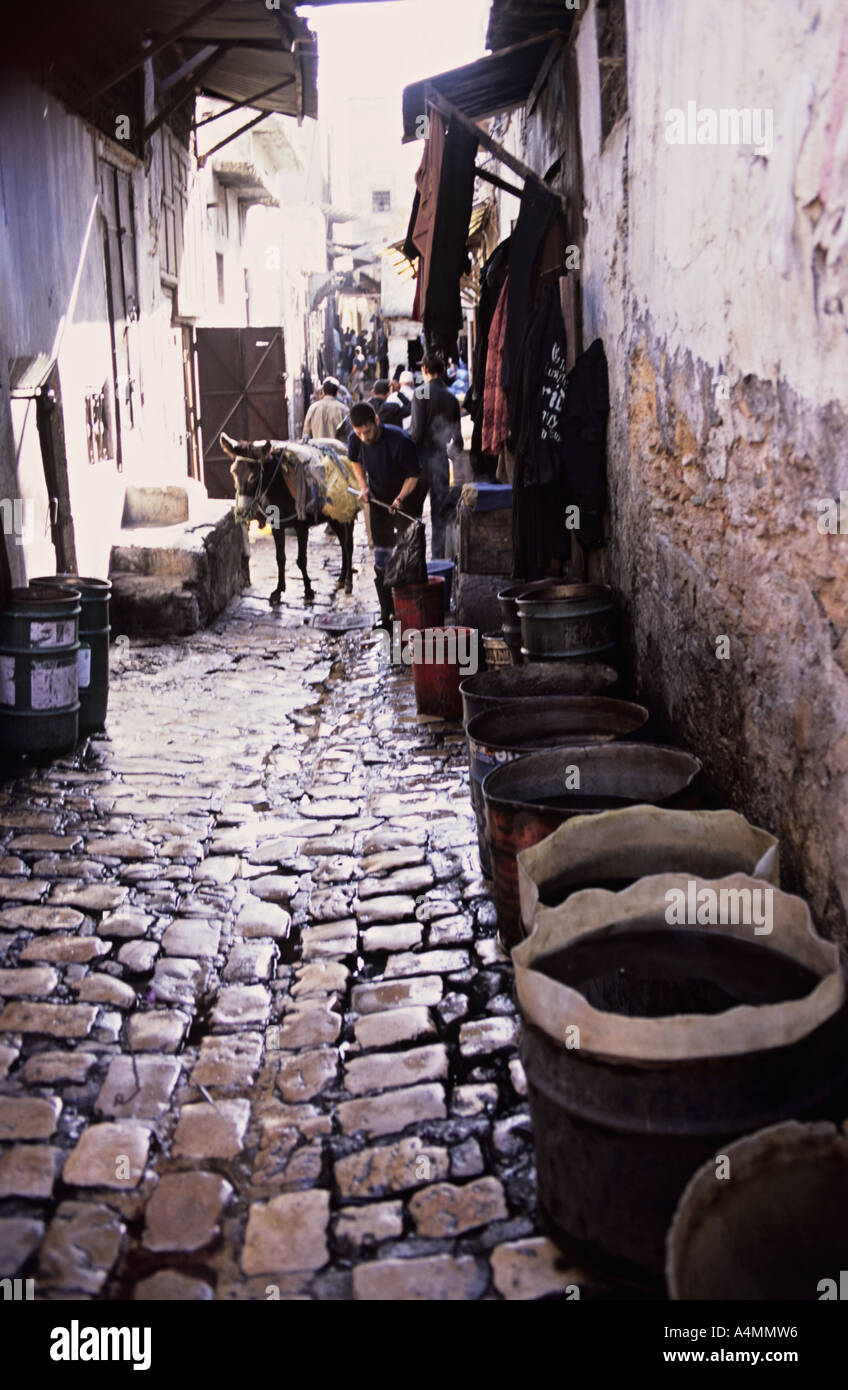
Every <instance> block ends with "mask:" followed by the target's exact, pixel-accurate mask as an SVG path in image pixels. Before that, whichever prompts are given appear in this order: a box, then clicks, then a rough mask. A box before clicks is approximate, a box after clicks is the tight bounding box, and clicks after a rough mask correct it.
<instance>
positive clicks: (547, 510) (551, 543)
mask: <svg viewBox="0 0 848 1390" xmlns="http://www.w3.org/2000/svg"><path fill="white" fill-rule="evenodd" d="M510 287H511V276H510ZM565 360H566V339H565V325H564V323H563V319H562V308H561V306H560V298H559V288H558V286H557V285H556V284H547V285H545V286H544V288H543V289H542V293H541V297H540V299H539V303H538V306H537V308H536V309H535V311H534V312H533V313H532V315H531V317H530V320H529V323H528V325H527V331H526V334H525V337H524V342H523V344H522V347H521V363H520V365H521V370H520V373H519V375H518V377H517V381H516V389H515V391H514V392H513V393H512V396H511V401H510V403H511V405H512V406H513V407H514V409H515V417H514V418H515V420H516V465H515V477H514V480H513V492H512V497H513V508H512V549H513V573H514V575H515V577H516V578H517V579H526V580H528V581H530V580H533V579H541V578H542V577H543V576H544V575H545V573H546V572H547V570H548V568H549V566H550V564H551V561H552V560H557V561H562V560H567V559H568V557H569V554H570V552H571V538H570V534H569V532H568V531H567V530H566V528H565V508H566V504H567V496H566V486H565V470H564V460H565V442H564V431H565V401H566V372H565Z"/></svg>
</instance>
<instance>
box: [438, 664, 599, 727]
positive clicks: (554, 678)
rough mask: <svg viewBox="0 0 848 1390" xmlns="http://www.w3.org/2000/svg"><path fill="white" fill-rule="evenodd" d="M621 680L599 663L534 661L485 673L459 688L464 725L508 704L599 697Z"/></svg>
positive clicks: (468, 680)
mask: <svg viewBox="0 0 848 1390" xmlns="http://www.w3.org/2000/svg"><path fill="white" fill-rule="evenodd" d="M617 680H618V672H617V671H616V670H615V669H614V668H613V667H612V666H604V665H602V664H601V663H600V662H597V661H594V662H592V661H585V662H584V661H569V662H562V663H555V662H550V663H549V662H543V661H534V662H531V663H529V664H528V663H525V664H524V665H523V666H501V667H498V668H497V669H496V670H490V671H481V672H479V674H478V675H476V676H467V677H466V679H465V680H464V681H463V682H462V684H461V686H460V687H459V689H460V693H461V695H462V721H463V723H464V724H465V725H467V724H468V721H469V719H473V718H474V715H475V714H482V713H483V711H484V710H487V709H495V708H496V707H497V706H498V705H502V704H504V703H505V701H507V700H523V699H533V698H537V697H540V696H545V697H546V698H553V697H556V696H558V695H597V694H599V693H600V691H601V690H608V689H609V688H610V686H613V685H615V683H616V681H617Z"/></svg>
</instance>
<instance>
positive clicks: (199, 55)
mask: <svg viewBox="0 0 848 1390" xmlns="http://www.w3.org/2000/svg"><path fill="white" fill-rule="evenodd" d="M218 51H219V45H217V44H207V45H206V47H205V48H199V49H198V50H197V52H196V53H195V55H194V57H193V58H188V59H187V60H186V61H185V62H184V63H181V64H180V66H179V67H178V68H176V69H175V71H174V72H170V73H168V76H167V77H164V78H163V79H162V81H161V82H157V83H156V91H157V95H158V96H160V97H163V96H164V95H165V93H166V92H170V90H171V88H172V87H176V86H177V84H178V83H179V82H182V80H183V78H184V77H190V76H191V74H192V73H193V72H195V71H196V70H197V69H198V68H199V67H202V66H203V64H204V63H205V62H206V59H207V58H209V57H211V55H212V54H213V53H217V52H218Z"/></svg>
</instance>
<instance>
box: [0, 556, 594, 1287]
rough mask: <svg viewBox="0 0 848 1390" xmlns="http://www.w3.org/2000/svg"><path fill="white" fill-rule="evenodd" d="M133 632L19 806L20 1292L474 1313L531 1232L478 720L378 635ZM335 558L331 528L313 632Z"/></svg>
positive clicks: (0, 1261)
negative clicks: (147, 637) (75, 748)
mask: <svg viewBox="0 0 848 1390" xmlns="http://www.w3.org/2000/svg"><path fill="white" fill-rule="evenodd" d="M272 549H273V548H272V545H271V542H270V541H260V542H259V543H258V544H256V545H254V547H253V554H252V565H253V573H254V583H255V586H256V587H255V588H254V589H253V590H251V591H248V593H247V594H246V595H244V596H243V597H242V598H241V599H239V600H237V601H235V602H234V603H233V604H231V605H230V607H229V609H228V610H227V612H226V613H225V614H224V615H223V616H222V617H221V619H220V620H219V621H217V622H216V623H215V624H214V625H213V626H212V627H211V628H209V629H208V630H206V631H205V632H203V633H200V634H197V635H195V636H194V637H192V638H188V639H184V640H182V641H179V642H175V643H173V644H169V645H167V646H164V645H157V644H144V643H141V642H133V643H132V644H131V645H130V646H129V647H127V645H126V644H122V646H123V648H124V651H123V653H122V656H121V660H120V666H119V669H118V670H117V671H116V672H114V673H113V685H112V693H111V703H110V718H109V726H108V734H107V736H105V737H101V738H99V739H95V740H93V741H92V742H91V743H90V744H89V745H87V747H86V748H85V749H84V750H83V752H82V754H81V755H80V756H79V757H78V758H77V759H76V760H65V761H62V762H57V763H55V764H53V765H50V766H48V767H43V768H39V769H35V770H32V771H30V772H28V773H25V774H23V775H20V776H18V777H17V779H16V780H14V781H13V782H8V781H7V782H6V783H5V784H3V786H2V787H0V1198H2V1203H0V1276H4V1277H5V1276H9V1277H11V1276H14V1275H20V1274H24V1275H26V1276H32V1277H34V1278H35V1280H36V1291H37V1297H39V1298H55V1299H74V1300H76V1299H86V1298H97V1299H103V1298H106V1299H114V1298H118V1299H120V1298H137V1299H187V1300H190V1299H211V1298H217V1299H269V1298H274V1299H276V1298H280V1299H302V1298H310V1299H330V1300H339V1299H462V1300H464V1299H480V1298H535V1297H541V1296H544V1295H546V1294H547V1295H550V1294H551V1293H557V1292H562V1291H564V1290H565V1288H566V1286H567V1285H570V1284H573V1283H574V1282H575V1273H574V1271H573V1270H569V1269H568V1268H567V1267H566V1266H565V1263H564V1262H563V1261H562V1260H561V1259H560V1258H559V1257H558V1256H557V1253H556V1251H555V1250H554V1248H553V1247H552V1246H551V1245H550V1244H549V1242H548V1241H546V1240H545V1239H544V1238H543V1237H542V1236H541V1235H540V1234H539V1229H538V1225H537V1221H536V1215H535V1193H534V1185H533V1174H532V1145H531V1140H530V1131H529V1122H528V1118H527V1111H526V1099H525V1095H526V1083H525V1081H524V1077H523V1073H522V1069H521V1066H520V1062H519V1061H518V1059H517V1053H516V1035H517V1024H516V1019H515V1014H514V1008H513V1003H512V980H511V970H510V968H509V965H508V962H507V960H506V959H505V957H504V955H503V953H502V951H501V950H500V948H499V946H498V943H497V940H496V937H495V926H494V913H493V910H492V904H491V902H490V900H489V897H488V893H487V888H486V883H485V880H483V879H482V878H481V876H480V872H479V865H478V862H477V854H476V847H475V828H474V821H473V816H472V812H471V807H470V802H469V798H468V790H467V774H466V766H465V745H464V740H463V737H462V733H461V730H460V729H459V728H458V727H457V726H456V725H452V724H444V723H441V722H439V721H434V720H430V719H427V718H424V717H421V716H419V715H417V714H416V711H415V706H414V700H413V694H412V684H411V680H410V677H409V673H408V671H405V670H404V669H403V668H393V667H387V666H385V665H382V664H381V657H380V648H379V645H378V644H377V642H376V641H375V640H374V638H373V637H372V636H371V634H370V633H367V632H366V633H359V634H352V635H350V636H347V637H342V638H329V637H326V636H324V635H323V634H322V633H320V632H319V631H317V630H313V628H312V627H311V626H310V625H309V624H308V622H305V621H304V618H305V617H306V616H307V613H306V610H304V609H302V608H301V607H300V606H299V593H297V594H290V595H289V601H288V604H287V605H284V607H283V609H282V610H281V611H279V612H275V611H274V610H272V609H270V608H269V607H268V605H267V603H266V601H265V598H264V594H265V593H267V592H269V591H270V588H271V587H272V580H271V576H272V573H273V559H272ZM337 559H338V554H337V546H336V543H335V542H334V541H327V540H325V539H324V538H322V537H320V536H319V535H318V534H317V532H315V531H313V533H312V535H311V538H310V561H311V565H312V566H314V568H315V569H316V570H318V568H319V566H320V565H321V563H322V561H323V569H322V570H321V573H320V575H319V578H318V579H317V581H316V591H317V595H318V597H317V601H316V603H315V605H314V607H313V608H312V609H311V610H310V611H311V612H312V613H317V612H321V611H322V610H326V609H327V608H328V607H329V606H330V605H331V603H332V604H335V603H339V604H340V605H344V606H353V607H354V608H357V607H358V608H364V609H369V608H370V606H371V603H372V594H371V581H370V566H369V562H368V556H367V552H365V551H364V549H362V550H359V551H358V552H357V558H356V561H355V562H356V563H357V564H358V566H359V574H358V575H357V577H356V583H355V591H354V596H353V598H344V597H340V598H337V597H336V595H335V592H334V588H333V584H334V576H335V567H336V565H337Z"/></svg>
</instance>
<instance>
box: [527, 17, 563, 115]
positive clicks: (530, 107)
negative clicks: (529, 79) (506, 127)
mask: <svg viewBox="0 0 848 1390" xmlns="http://www.w3.org/2000/svg"><path fill="white" fill-rule="evenodd" d="M564 47H565V45H564V43H563V39H562V35H560V37H559V39H558V40H555V41H554V42H553V43H552V44H551V46H550V48H549V49H548V51H547V53H546V54H545V57H544V59H543V61H542V66H541V67H540V68H539V71H538V73H537V74H536V81H535V82H534V83H533V87H532V90H531V92H530V95H529V97H528V98H527V102H526V106H527V115H528V116H532V114H533V111H534V110H535V108H536V102H537V101H538V100H539V97H540V96H541V95H542V88H543V87H544V85H545V83H546V82H547V80H548V78H549V76H550V73H551V68H552V67H553V65H554V63H555V62H556V60H557V58H558V57H559V56H560V54H561V53H562V51H563V48H564Z"/></svg>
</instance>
